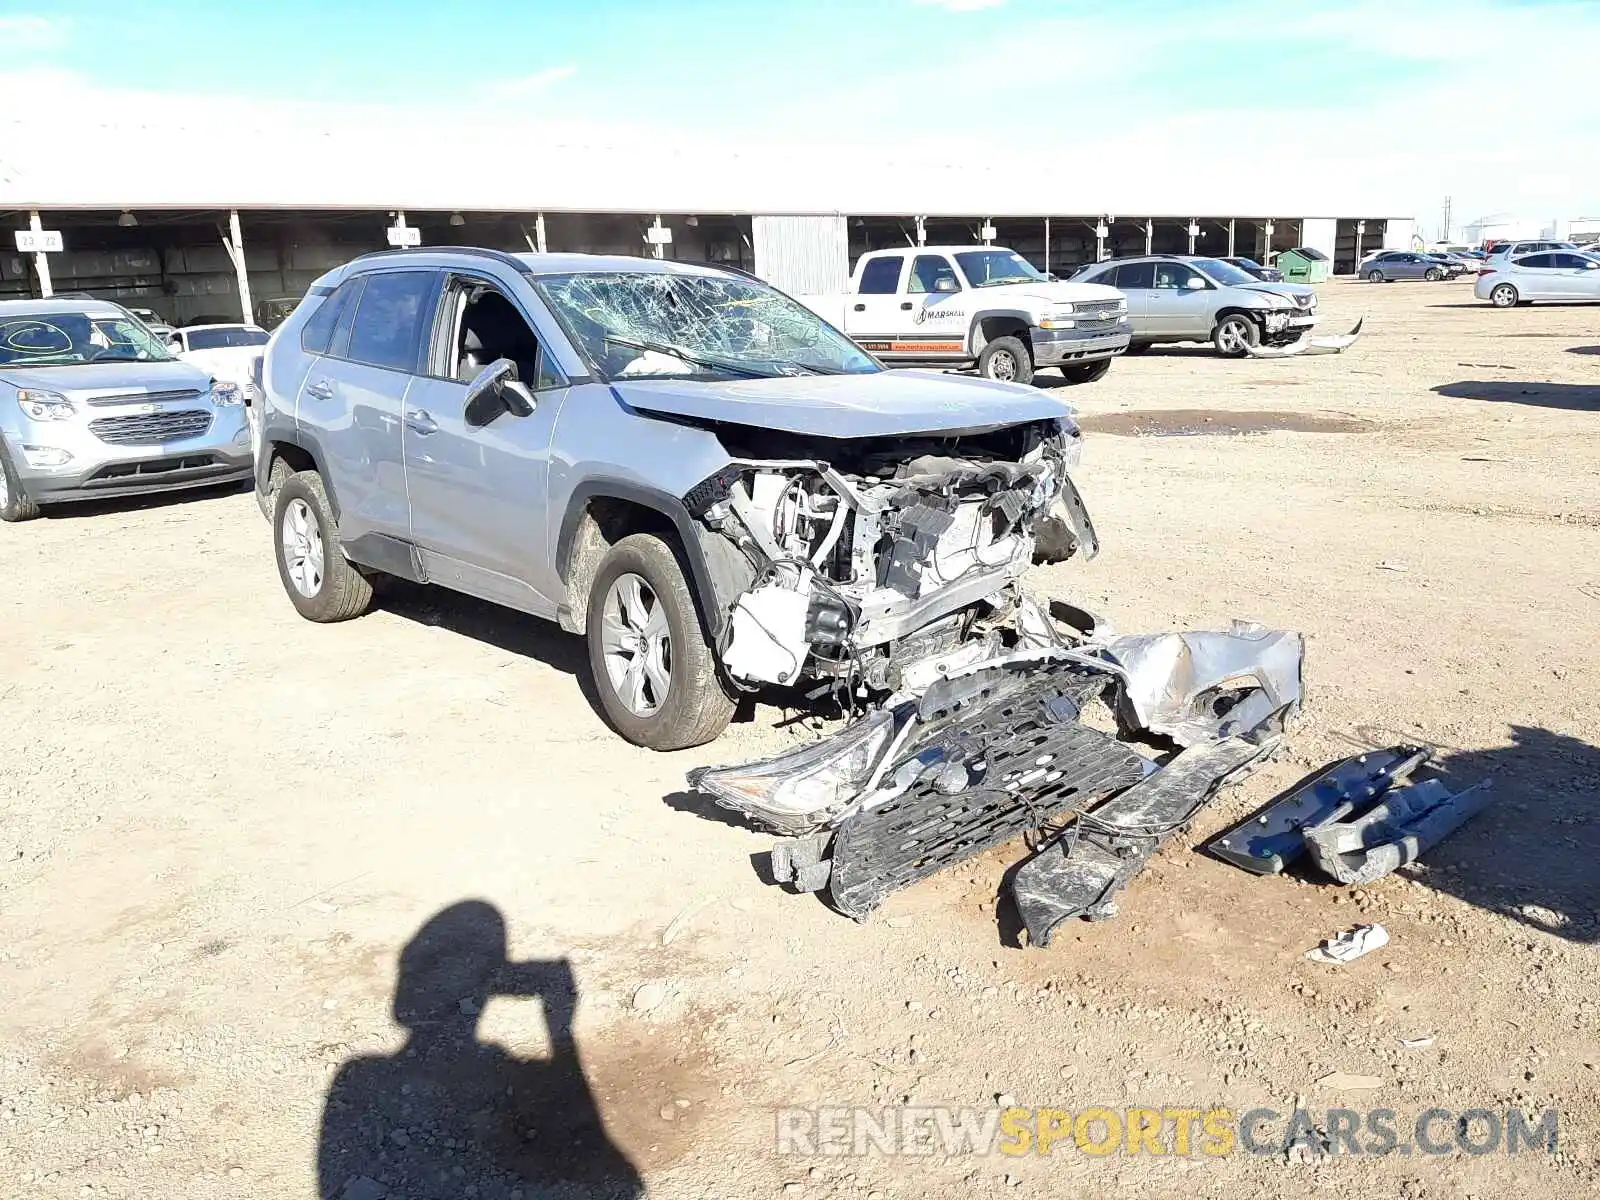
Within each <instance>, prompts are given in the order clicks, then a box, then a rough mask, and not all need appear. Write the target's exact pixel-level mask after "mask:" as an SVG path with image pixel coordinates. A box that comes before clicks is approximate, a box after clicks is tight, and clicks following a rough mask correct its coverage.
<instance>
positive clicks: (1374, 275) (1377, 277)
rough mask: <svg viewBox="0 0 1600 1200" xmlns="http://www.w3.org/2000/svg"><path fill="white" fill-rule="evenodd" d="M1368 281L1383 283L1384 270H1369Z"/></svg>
mask: <svg viewBox="0 0 1600 1200" xmlns="http://www.w3.org/2000/svg"><path fill="white" fill-rule="evenodd" d="M1367 282H1368V283H1382V282H1383V272H1382V271H1377V270H1373V271H1368V272H1367Z"/></svg>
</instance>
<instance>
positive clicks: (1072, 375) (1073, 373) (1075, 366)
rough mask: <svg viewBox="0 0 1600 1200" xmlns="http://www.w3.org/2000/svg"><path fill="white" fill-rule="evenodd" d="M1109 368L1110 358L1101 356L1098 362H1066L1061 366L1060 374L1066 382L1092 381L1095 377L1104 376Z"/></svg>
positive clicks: (1100, 377)
mask: <svg viewBox="0 0 1600 1200" xmlns="http://www.w3.org/2000/svg"><path fill="white" fill-rule="evenodd" d="M1109 370H1111V360H1110V359H1109V358H1102V359H1101V360H1100V361H1099V362H1091V363H1067V364H1065V365H1064V366H1063V367H1062V368H1061V374H1062V375H1063V376H1065V377H1066V380H1067V382H1068V383H1093V382H1094V381H1095V380H1097V379H1102V378H1104V377H1105V373H1106V372H1107V371H1109Z"/></svg>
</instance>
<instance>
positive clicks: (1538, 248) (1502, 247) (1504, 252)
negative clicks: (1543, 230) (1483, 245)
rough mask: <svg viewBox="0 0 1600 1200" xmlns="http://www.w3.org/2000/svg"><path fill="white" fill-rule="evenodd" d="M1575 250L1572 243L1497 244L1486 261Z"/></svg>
mask: <svg viewBox="0 0 1600 1200" xmlns="http://www.w3.org/2000/svg"><path fill="white" fill-rule="evenodd" d="M1577 248H1578V247H1577V246H1576V245H1575V244H1573V243H1572V242H1552V241H1548V240H1545V241H1522V242H1497V243H1495V245H1494V248H1493V249H1492V250H1490V251H1489V255H1488V259H1489V260H1492V259H1496V258H1516V257H1517V256H1518V255H1520V254H1540V253H1543V252H1544V251H1546V250H1576V249H1577ZM1487 261H1488V260H1486V262H1487Z"/></svg>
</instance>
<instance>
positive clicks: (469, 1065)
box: [317, 900, 644, 1200]
mask: <svg viewBox="0 0 1600 1200" xmlns="http://www.w3.org/2000/svg"><path fill="white" fill-rule="evenodd" d="M497 995H500V996H532V997H538V998H539V999H540V1001H541V1002H542V1003H543V1007H544V1016H545V1022H546V1025H547V1027H548V1031H549V1057H548V1058H546V1059H543V1060H529V1059H520V1058H517V1057H515V1056H513V1055H511V1054H510V1053H508V1052H507V1051H506V1050H505V1049H504V1048H503V1047H501V1046H497V1045H493V1044H489V1043H485V1042H482V1041H479V1040H478V1036H477V1035H478V1028H477V1026H478V1017H479V1014H480V1013H481V1012H482V1010H483V1008H484V1005H485V1004H486V1003H487V1002H488V1000H489V998H490V997H491V996H497ZM577 1002H578V987H577V982H576V979H575V977H574V975H573V971H572V967H571V964H570V963H569V962H568V960H566V959H554V960H547V961H540V962H524V963H509V962H507V961H506V929H505V921H504V918H503V917H502V916H501V914H500V912H499V910H497V909H496V908H495V907H494V906H493V905H491V904H487V903H485V902H483V901H479V900H469V901H463V902H461V903H458V904H453V905H451V906H450V907H448V908H446V909H444V910H442V911H441V912H439V913H437V914H436V915H435V916H433V917H432V918H430V919H429V920H428V921H427V922H426V923H425V924H424V925H423V926H422V928H421V929H419V930H418V931H417V933H416V935H415V936H414V937H413V938H412V939H411V941H410V942H408V943H407V944H406V947H405V949H404V950H403V951H402V952H401V954H400V963H399V974H398V978H397V980H396V983H395V994H394V1017H395V1020H396V1021H397V1022H398V1023H399V1024H401V1025H403V1026H404V1027H405V1028H406V1030H407V1031H408V1033H409V1035H410V1036H409V1037H408V1039H407V1041H406V1044H405V1046H404V1047H403V1048H402V1049H401V1050H400V1051H398V1052H397V1053H396V1054H394V1055H392V1056H389V1057H365V1058H353V1059H351V1060H349V1061H348V1062H346V1063H345V1064H344V1065H343V1066H342V1067H341V1068H340V1070H339V1073H338V1075H337V1076H336V1077H335V1078H334V1080H333V1083H332V1084H331V1085H330V1086H329V1088H328V1094H327V1097H326V1101H325V1104H324V1107H323V1113H322V1130H321V1135H320V1139H319V1143H318V1150H317V1184H318V1193H317V1194H318V1196H319V1197H320V1200H385V1198H394V1200H398V1198H400V1197H405V1198H406V1200H423V1198H424V1197H435V1196H437V1197H446V1196H448V1197H459V1196H462V1195H473V1196H476V1197H478V1198H479V1200H509V1198H510V1197H512V1196H522V1197H524V1198H525V1200H532V1198H533V1197H541V1196H550V1197H556V1196H573V1197H576V1196H584V1197H618V1198H619V1200H620V1198H624V1197H637V1196H642V1195H643V1194H644V1187H643V1183H642V1181H641V1179H640V1177H639V1174H638V1172H637V1171H636V1170H635V1168H634V1166H633V1164H632V1163H631V1162H630V1161H629V1160H628V1158H627V1156H626V1155H625V1154H623V1152H622V1151H621V1150H619V1149H618V1148H617V1147H616V1146H615V1145H614V1144H613V1143H612V1141H611V1139H610V1137H609V1136H608V1135H607V1133H606V1130H605V1125H604V1123H603V1121H602V1119H601V1116H600V1112H599V1108H598V1106H597V1104H596V1101H595V1097H594V1095H593V1093H592V1092H591V1090H590V1087H589V1083H588V1080H587V1078H586V1076H585V1074H584V1071H583V1065H582V1062H581V1060H580V1057H579V1054H578V1047H577V1043H576V1041H575V1040H574V1037H573V1017H574V1014H575V1011H576V1008H577Z"/></svg>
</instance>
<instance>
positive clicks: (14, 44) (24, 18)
mask: <svg viewBox="0 0 1600 1200" xmlns="http://www.w3.org/2000/svg"><path fill="white" fill-rule="evenodd" d="M66 40H67V26H66V23H65V22H63V21H57V20H52V19H51V18H49V17H38V16H33V15H30V14H26V13H23V14H17V15H10V16H0V46H4V47H5V48H6V49H7V50H10V51H28V50H50V49H54V48H55V47H57V46H59V45H61V44H62V43H63V42H65V41H66Z"/></svg>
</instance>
